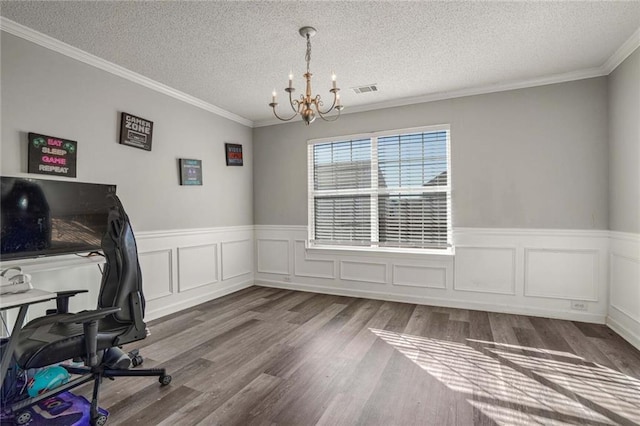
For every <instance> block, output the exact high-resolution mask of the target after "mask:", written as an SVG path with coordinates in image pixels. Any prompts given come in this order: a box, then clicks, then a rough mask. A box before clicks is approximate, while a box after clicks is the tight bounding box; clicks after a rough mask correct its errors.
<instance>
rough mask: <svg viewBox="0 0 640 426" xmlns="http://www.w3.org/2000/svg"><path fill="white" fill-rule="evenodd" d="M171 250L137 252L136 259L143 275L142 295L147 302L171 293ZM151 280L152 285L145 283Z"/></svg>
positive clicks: (172, 290)
mask: <svg viewBox="0 0 640 426" xmlns="http://www.w3.org/2000/svg"><path fill="white" fill-rule="evenodd" d="M172 257H173V251H172V250H171V249H162V250H155V251H147V252H139V253H138V260H139V262H140V269H141V270H142V277H143V286H144V287H143V290H144V297H145V299H146V301H147V302H150V301H152V300H156V299H160V298H162V297H166V296H170V295H171V294H173V292H174V289H173V271H172V270H173V260H172V259H171V258H172ZM147 282H152V283H153V285H146V283H147Z"/></svg>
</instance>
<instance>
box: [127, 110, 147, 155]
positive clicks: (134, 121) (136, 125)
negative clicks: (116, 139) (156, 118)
mask: <svg viewBox="0 0 640 426" xmlns="http://www.w3.org/2000/svg"><path fill="white" fill-rule="evenodd" d="M152 136H153V122H152V121H149V120H146V119H144V118H140V117H136V116H135V115H131V114H128V113H126V112H123V113H122V117H121V118H120V143H121V144H123V145H129V146H133V147H136V148H140V149H144V150H145V151H151V137H152Z"/></svg>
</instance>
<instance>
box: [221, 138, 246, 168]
mask: <svg viewBox="0 0 640 426" xmlns="http://www.w3.org/2000/svg"><path fill="white" fill-rule="evenodd" d="M224 150H225V152H226V154H227V156H226V158H227V166H242V145H240V144H235V143H225V144H224Z"/></svg>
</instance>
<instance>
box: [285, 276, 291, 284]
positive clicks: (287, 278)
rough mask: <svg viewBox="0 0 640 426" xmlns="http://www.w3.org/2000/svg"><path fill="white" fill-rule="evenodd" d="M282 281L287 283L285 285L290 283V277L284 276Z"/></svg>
mask: <svg viewBox="0 0 640 426" xmlns="http://www.w3.org/2000/svg"><path fill="white" fill-rule="evenodd" d="M284 281H285V282H287V283H290V282H291V277H290V276H289V275H285V277H284Z"/></svg>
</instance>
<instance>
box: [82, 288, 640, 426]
mask: <svg viewBox="0 0 640 426" xmlns="http://www.w3.org/2000/svg"><path fill="white" fill-rule="evenodd" d="M149 326H150V329H151V336H149V337H148V338H147V339H146V340H143V341H141V342H136V344H135V345H132V347H131V348H133V347H137V348H140V349H141V353H142V355H143V356H144V357H145V363H144V366H145V367H152V366H163V367H166V368H167V370H168V371H169V372H170V374H171V375H172V376H173V382H172V383H171V385H169V386H167V387H160V386H159V384H158V382H157V381H156V380H154V379H151V378H118V379H116V380H115V381H109V380H105V382H104V383H103V386H102V392H101V398H100V405H101V407H104V408H106V409H107V410H109V412H110V416H109V424H111V425H115V424H126V425H130V424H143V425H155V424H162V425H196V424H202V425H216V424H220V425H263V426H266V425H316V424H317V425H332V426H333V425H385V426H388V425H496V424H504V425H516V424H536V425H537V424H545V425H547V424H569V425H587V424H588V425H612V424H623V425H633V424H640V352H639V351H637V350H636V349H634V348H633V347H632V346H630V345H629V344H628V343H626V342H625V341H624V340H623V339H622V338H620V337H619V336H617V335H616V334H615V333H613V332H612V331H611V330H609V329H608V328H607V327H605V326H601V325H593V324H585V323H576V322H570V321H561V320H552V319H543V318H534V317H527V316H519V315H506V314H496V313H487V312H480V311H470V310H464V309H449V308H438V307H432V306H423V305H412V304H405V303H394V302H383V301H378V300H369V299H358V298H351V297H340V296H330V295H323V294H315V293H305V292H296V291H288V290H279V289H271V288H262V287H251V288H248V289H245V290H242V291H240V292H237V293H234V294H231V295H228V296H225V297H223V298H220V299H217V300H214V301H211V302H207V303H204V304H202V305H199V306H197V307H194V308H191V309H189V310H186V311H182V312H180V313H178V314H174V315H171V316H169V317H165V318H162V319H160V320H158V321H155V322H153V323H151V324H149ZM131 348H127V349H131ZM84 391H85V392H86V393H89V391H88V390H87V389H85V390H84Z"/></svg>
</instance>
